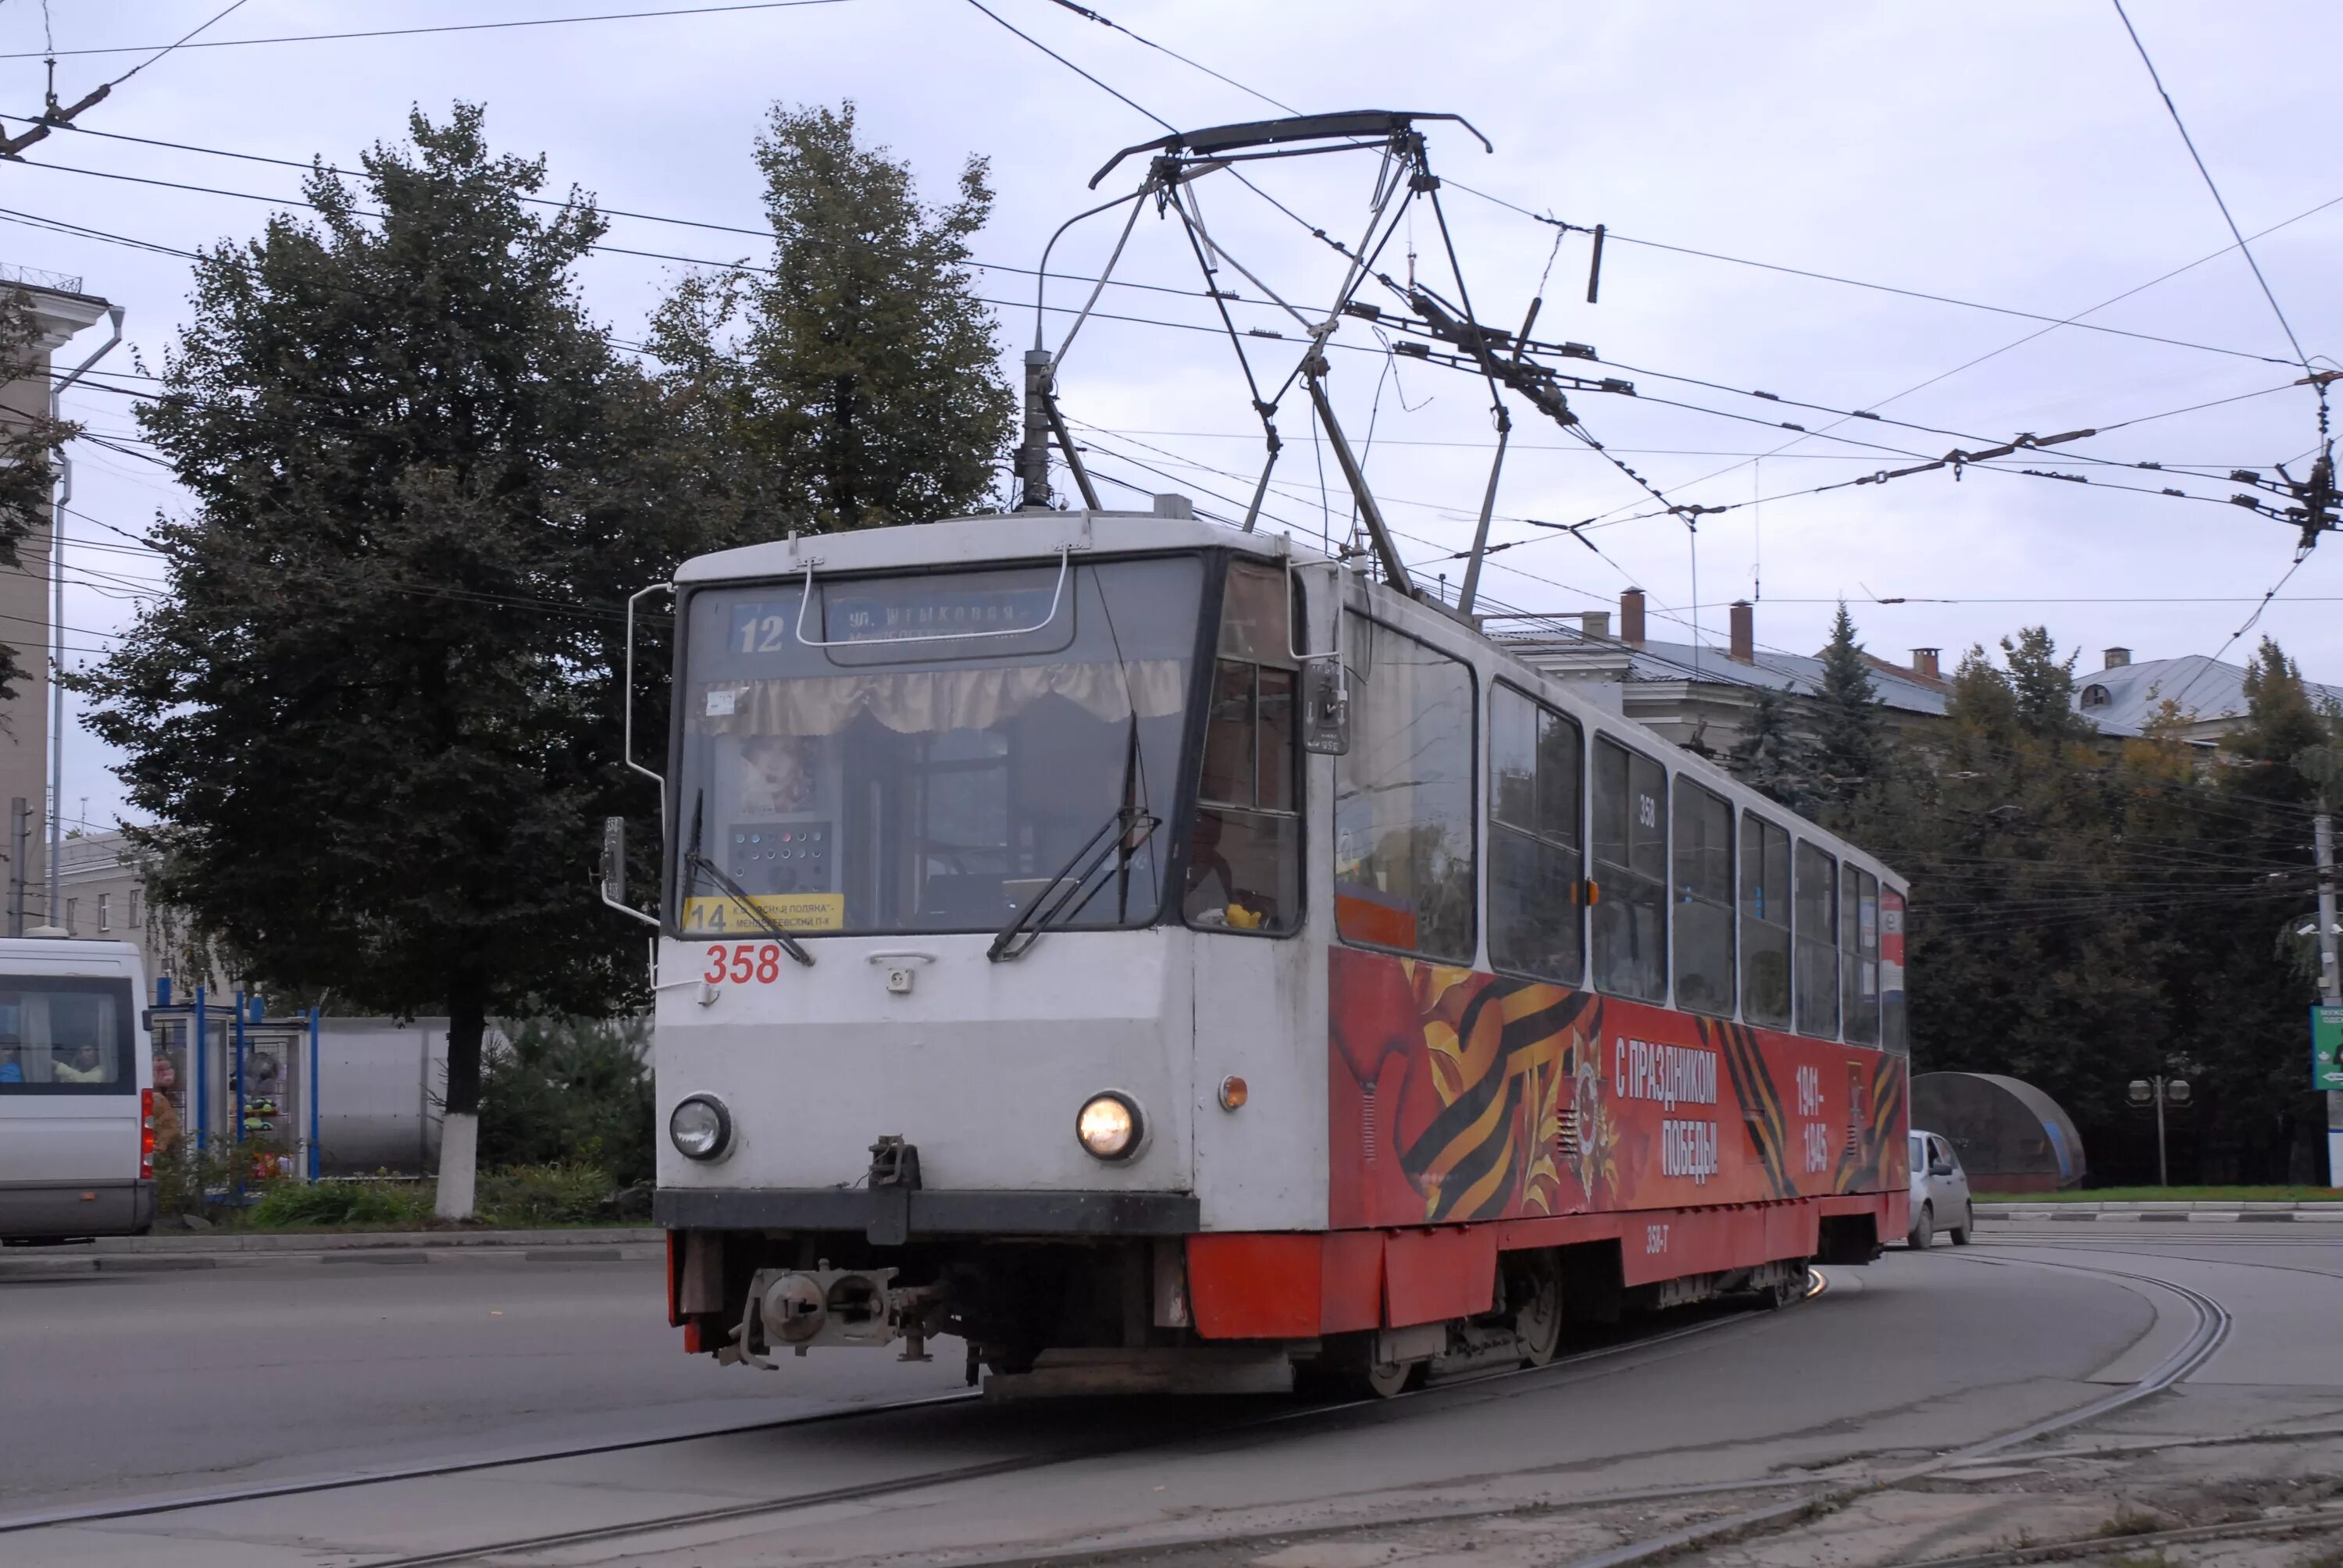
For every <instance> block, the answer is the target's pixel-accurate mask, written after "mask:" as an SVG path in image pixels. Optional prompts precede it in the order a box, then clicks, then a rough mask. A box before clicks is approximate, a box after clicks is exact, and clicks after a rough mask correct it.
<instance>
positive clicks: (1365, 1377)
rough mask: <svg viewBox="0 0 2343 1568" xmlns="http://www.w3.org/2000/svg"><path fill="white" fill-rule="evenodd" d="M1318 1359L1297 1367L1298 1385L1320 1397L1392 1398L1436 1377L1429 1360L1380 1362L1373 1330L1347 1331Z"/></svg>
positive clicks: (1301, 1388)
mask: <svg viewBox="0 0 2343 1568" xmlns="http://www.w3.org/2000/svg"><path fill="white" fill-rule="evenodd" d="M1342 1339H1343V1340H1344V1341H1345V1343H1342V1344H1341V1345H1339V1346H1335V1345H1329V1346H1328V1349H1327V1352H1326V1353H1325V1354H1324V1355H1322V1357H1321V1358H1320V1359H1318V1360H1317V1361H1314V1362H1305V1363H1304V1364H1303V1365H1302V1366H1301V1367H1300V1368H1298V1369H1296V1372H1297V1375H1296V1378H1295V1382H1294V1387H1295V1388H1296V1390H1297V1391H1299V1392H1302V1393H1303V1394H1305V1395H1308V1396H1311V1397H1313V1398H1319V1399H1391V1398H1393V1397H1394V1396H1396V1395H1399V1394H1403V1393H1405V1392H1408V1391H1409V1390H1411V1389H1419V1388H1422V1387H1423V1385H1424V1383H1425V1382H1427V1381H1428V1380H1429V1379H1430V1378H1431V1376H1432V1367H1431V1363H1430V1362H1377V1361H1376V1360H1375V1359H1374V1353H1375V1336H1374V1335H1373V1333H1363V1334H1345V1335H1343V1336H1342Z"/></svg>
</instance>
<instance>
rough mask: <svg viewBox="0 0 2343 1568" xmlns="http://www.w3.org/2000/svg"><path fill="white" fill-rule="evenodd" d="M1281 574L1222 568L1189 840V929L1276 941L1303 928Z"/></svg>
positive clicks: (1185, 903) (1290, 675) (1240, 565)
mask: <svg viewBox="0 0 2343 1568" xmlns="http://www.w3.org/2000/svg"><path fill="white" fill-rule="evenodd" d="M1289 603H1290V600H1289V598H1288V596H1287V593H1286V589H1285V583H1284V580H1283V578H1282V574H1281V573H1278V572H1274V571H1269V570H1265V569H1263V568H1259V567H1254V566H1250V565H1247V564H1245V563H1244V562H1242V561H1239V562H1234V563H1232V564H1231V566H1230V568H1229V580H1228V590H1227V593H1226V595H1225V599H1224V603H1223V605H1222V614H1221V637H1220V656H1219V658H1217V659H1216V660H1215V662H1214V664H1213V666H1212V691H1211V694H1210V696H1209V698H1208V699H1207V703H1208V707H1207V710H1206V713H1205V716H1204V755H1203V761H1202V769H1201V772H1200V774H1199V776H1198V779H1197V788H1196V816H1195V820H1194V822H1193V823H1192V825H1191V828H1190V830H1189V837H1188V882H1187V890H1186V892H1185V894H1184V896H1183V899H1182V908H1183V910H1184V911H1185V913H1186V916H1187V920H1188V923H1189V924H1190V925H1192V926H1200V927H1203V928H1205V929H1207V930H1239V931H1255V932H1260V933H1262V934H1264V935H1276V934H1282V933H1283V932H1287V931H1291V930H1295V929H1297V928H1298V927H1299V926H1300V925H1301V923H1302V819H1301V815H1300V810H1299V805H1298V802H1299V800H1300V798H1301V796H1300V770H1299V759H1298V753H1297V752H1296V750H1295V749H1294V740H1293V724H1294V687H1295V673H1294V668H1293V658H1292V652H1291V651H1290V650H1291V648H1292V644H1291V643H1290V642H1289V641H1288V640H1287V628H1288V623H1287V620H1286V611H1287V606H1288V605H1289Z"/></svg>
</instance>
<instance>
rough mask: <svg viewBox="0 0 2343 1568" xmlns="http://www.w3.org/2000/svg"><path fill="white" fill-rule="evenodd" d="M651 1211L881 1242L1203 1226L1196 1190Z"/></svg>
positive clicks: (879, 1193)
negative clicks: (845, 1234)
mask: <svg viewBox="0 0 2343 1568" xmlns="http://www.w3.org/2000/svg"><path fill="white" fill-rule="evenodd" d="M907 1201H908V1208H909V1211H908V1213H907V1214H906V1213H905V1212H904V1211H903V1209H902V1207H901V1205H903V1204H905V1203H906V1202H907ZM651 1215H652V1218H653V1219H654V1220H655V1221H657V1222H658V1223H659V1224H660V1225H662V1226H665V1227H666V1228H667V1229H669V1230H670V1231H857V1232H860V1233H861V1234H862V1235H864V1236H865V1237H867V1238H869V1239H870V1240H871V1241H878V1242H882V1243H884V1242H890V1241H894V1240H895V1239H896V1236H897V1234H898V1233H899V1232H898V1229H897V1228H898V1227H899V1226H900V1228H901V1229H900V1234H902V1235H906V1236H1191V1235H1194V1234H1195V1233H1196V1232H1197V1231H1199V1230H1201V1229H1202V1210H1201V1208H1200V1207H1199V1205H1198V1202H1197V1200H1196V1196H1195V1194H1194V1193H1192V1192H1142V1191H970V1190H965V1189H963V1190H960V1191H952V1190H940V1191H939V1190H931V1189H926V1188H921V1189H918V1190H913V1191H902V1190H900V1189H896V1190H888V1189H877V1190H874V1189H871V1188H867V1187H862V1188H855V1187H820V1188H812V1189H788V1188H725V1187H662V1188H660V1189H659V1191H658V1192H657V1193H656V1194H655V1195H654V1196H653V1197H652V1200H651Z"/></svg>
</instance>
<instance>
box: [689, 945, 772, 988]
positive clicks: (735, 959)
mask: <svg viewBox="0 0 2343 1568" xmlns="http://www.w3.org/2000/svg"><path fill="white" fill-rule="evenodd" d="M780 974H781V950H780V945H779V943H777V942H766V943H765V944H763V945H762V946H759V945H758V944H757V943H755V942H735V943H733V944H732V945H731V946H729V947H727V946H726V945H725V944H724V943H722V942H711V943H709V947H708V972H707V973H706V974H704V975H701V976H700V977H699V978H700V979H701V980H706V981H707V982H708V983H709V985H716V984H718V983H719V982H721V981H724V980H730V981H731V982H732V983H733V984H734V985H747V984H748V983H749V981H750V980H755V981H756V982H757V983H758V984H759V985H770V984H772V983H773V982H774V981H775V980H779V978H780Z"/></svg>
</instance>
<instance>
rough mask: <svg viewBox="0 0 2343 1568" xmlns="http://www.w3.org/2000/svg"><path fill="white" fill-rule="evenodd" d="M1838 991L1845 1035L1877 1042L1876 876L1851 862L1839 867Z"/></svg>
mask: <svg viewBox="0 0 2343 1568" xmlns="http://www.w3.org/2000/svg"><path fill="white" fill-rule="evenodd" d="M1838 951H1839V985H1838V990H1839V995H1840V996H1841V997H1842V998H1844V999H1845V1000H1844V1001H1843V1002H1842V1004H1841V1005H1842V1006H1843V1007H1844V1008H1845V1010H1846V1038H1847V1039H1849V1040H1854V1041H1855V1042H1857V1043H1858V1044H1862V1045H1877V1044H1878V1043H1879V879H1878V878H1876V877H1875V876H1873V875H1872V874H1871V873H1870V872H1868V871H1865V870H1862V869H1858V868H1856V867H1854V866H1843V867H1841V868H1840V869H1839V885H1838Z"/></svg>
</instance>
